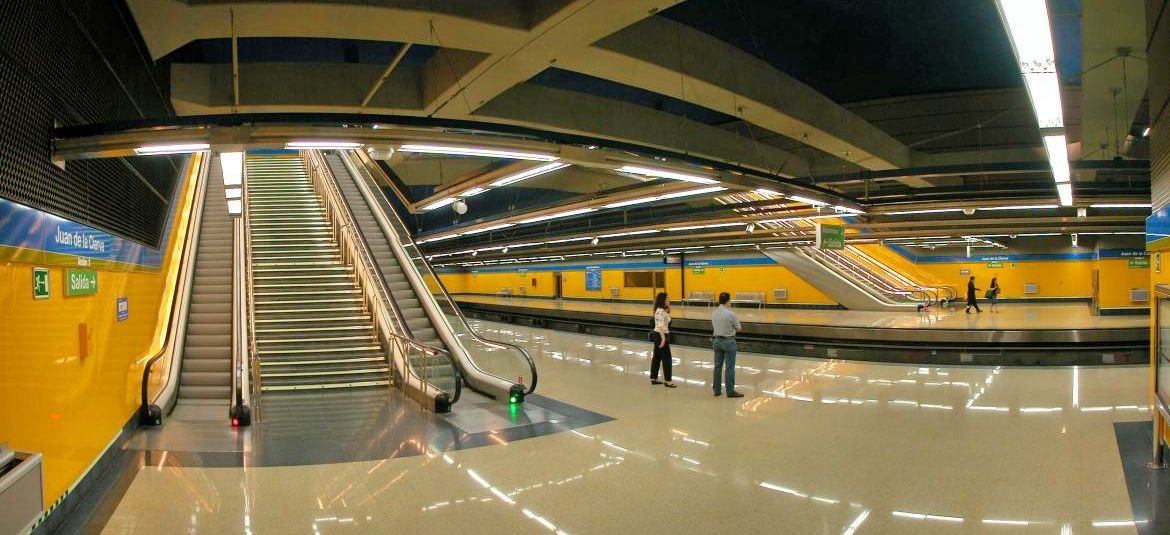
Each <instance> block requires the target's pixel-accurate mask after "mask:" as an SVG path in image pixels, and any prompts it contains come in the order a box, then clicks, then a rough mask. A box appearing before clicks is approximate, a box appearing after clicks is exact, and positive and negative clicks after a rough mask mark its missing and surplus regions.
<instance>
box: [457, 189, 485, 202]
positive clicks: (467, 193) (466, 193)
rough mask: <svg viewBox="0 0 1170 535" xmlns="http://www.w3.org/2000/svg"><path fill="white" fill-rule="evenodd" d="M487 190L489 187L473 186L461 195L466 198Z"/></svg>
mask: <svg viewBox="0 0 1170 535" xmlns="http://www.w3.org/2000/svg"><path fill="white" fill-rule="evenodd" d="M485 191H487V188H480V187H475V188H471V189H469V190H467V191H465V192H463V193H460V194H459V196H460V197H463V198H464V199H466V198H468V197H475V196H476V195H479V194H480V193H483V192H485Z"/></svg>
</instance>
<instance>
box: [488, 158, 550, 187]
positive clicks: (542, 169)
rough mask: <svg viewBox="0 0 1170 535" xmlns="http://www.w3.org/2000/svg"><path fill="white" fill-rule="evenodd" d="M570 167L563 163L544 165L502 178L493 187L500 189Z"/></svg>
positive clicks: (493, 183)
mask: <svg viewBox="0 0 1170 535" xmlns="http://www.w3.org/2000/svg"><path fill="white" fill-rule="evenodd" d="M568 166H569V164H567V163H561V162H553V163H548V164H544V165H542V166H539V167H533V168H532V169H527V170H524V171H521V172H519V173H514V174H511V175H508V176H506V177H504V178H501V179H499V180H497V181H495V182H492V186H495V187H500V186H507V185H508V184H515V183H517V182H519V181H521V180H528V179H530V178H532V177H537V176H540V175H543V174H546V173H551V172H553V171H556V170H557V169H564V168H566V167H568Z"/></svg>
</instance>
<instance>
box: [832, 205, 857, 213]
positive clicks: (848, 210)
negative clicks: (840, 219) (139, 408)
mask: <svg viewBox="0 0 1170 535" xmlns="http://www.w3.org/2000/svg"><path fill="white" fill-rule="evenodd" d="M833 209H834V210H837V211H838V212H846V213H850V214H864V213H865V210H858V209H856V208H850V207H848V206H839V205H838V206H834V207H833Z"/></svg>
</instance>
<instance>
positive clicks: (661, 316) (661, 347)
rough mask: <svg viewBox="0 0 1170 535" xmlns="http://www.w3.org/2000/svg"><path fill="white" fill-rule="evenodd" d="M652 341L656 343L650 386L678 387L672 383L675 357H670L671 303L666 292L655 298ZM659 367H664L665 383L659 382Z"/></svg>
mask: <svg viewBox="0 0 1170 535" xmlns="http://www.w3.org/2000/svg"><path fill="white" fill-rule="evenodd" d="M650 341H651V342H654V357H653V358H652V359H650V384H652V385H665V386H666V388H674V387H676V386H678V385H676V384H674V383H672V382H670V381H671V378H672V377H671V375H670V365H671V364H673V363H674V357H672V356H671V355H670V301H669V300H667V298H666V292H658V295H657V296H655V297H654V330H653V331H651V333H650ZM659 365H661V366H662V375H663V378H664V379H666V382H665V383H663V382H661V381H659V380H658V366H659Z"/></svg>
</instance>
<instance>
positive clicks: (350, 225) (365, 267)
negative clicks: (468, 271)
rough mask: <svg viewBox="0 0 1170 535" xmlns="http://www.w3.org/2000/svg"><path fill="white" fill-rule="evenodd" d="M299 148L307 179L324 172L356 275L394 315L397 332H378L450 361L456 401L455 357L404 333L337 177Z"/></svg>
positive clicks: (459, 389)
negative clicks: (365, 280)
mask: <svg viewBox="0 0 1170 535" xmlns="http://www.w3.org/2000/svg"><path fill="white" fill-rule="evenodd" d="M303 152H304V158H305V164H306V166H308V167H307V168H306V172H308V173H310V180H313V177H312V173H313V172H314V170H316V171H317V172H319V173H323V174H325V175H326V177H323V178H322V180H321V182H322V186H323V188H324V189H325V190H326V191H325V192H324V193H325V194H324V195H322V197H323V198H325V199H326V203H329V204H328V206H329V207H330V208H331V209H333V210H334V211H335V212H336V213H337V214H338V217H340V218H341V219H342V220H343V221H344V223H343V224H342V228H341V229H338V230H339V231H341V232H346V236H347V237H348V238H349V240H350V241H351V242H352V243H353V247H354V249H355V253H356V254H357V256H358V257H359V259H358V260H357V263H359V264H360V271H361V273H360V274H359V275H358V277H360V278H367V277H368V278H369V279H370V282H369V286H372V287H373V291H374V293H375V294H376V296H377V302H378V304H379V305H380V306H382V307H385V308H388V309H389V310H390V313H391V316H393V317H394V322H395V323H396V324H397V326H398V328H399V329H400V330H399V332H394V330H393V329H391V328H389V327H387V326H386V325H379V330H380V331H382V335H383V336H386V337H387V338H388V339H393V340H395V341H396V342H397V343H401V344H404V345H406V346H407V347H410V348H413V349H416V350H418V351H421V352H422V353H423V354H426V355H441V356H443V357H444V358H445V359H446V360H447V362H448V363H449V364H450V365H451V369H452V370H454V372H455V373H454V377H455V391H454V392H450V393H448V394H449V395H451V398H450V400H449V403H450V404H452V405H453V404H455V403H456V402H457V401H459V398H460V397H461V396H462V394H463V377H462V371H461V370H460V369H459V366H458V365H457V364H456V362H455V357H454V356H453V355H451V353H450V352H449V351H447V350H446V349H442V348H438V347H434V346H432V345H428V344H426V343H423V342H421V341H419V340H418V339H415V338H413V337H411V336H408V335H407V334H406V333H409V332H410V328H409V326H408V325H407V324H406V319H405V316H404V315H403V314H402V311H401V310H400V309H399V308H398V303H396V302H394V299H392V298H391V297H390V291H389V289H388V288H387V287H386V281H385V280H384V279H383V278H382V273H381V270H379V269H378V268H377V264H376V263H375V262H374V258H373V255H371V254H370V249H369V244H368V243H366V239H365V236H363V235H362V233H361V232H358V226H357V223H356V222H355V221H354V220H353V214H351V213H350V211H349V210H348V209H347V206H348V205H347V204H346V203H345V198H344V196H343V195H342V194H341V192H340V191H339V190H338V189H337V177H334V176H333V172H332V171H331V170H330V169H329V166H328V165H327V164H326V162H325V160H324V158H323V157H322V156H321V153H320V152H319V151H303ZM358 267H359V266H357V265H355V273H356V272H358V271H359V270H358V269H356V268H358ZM378 320H379V323H381V322H382V321H383V320H384V317H383V316H382V315H378ZM404 367H405V368H406V370H407V372H408V373H410V374H411V375H413V376H414V378H415V379H417V380H419V381H420V383H425V384H427V385H428V386H429V387H431V388H433V389H434V390H436V391H439V392H445V390H443V389H442V388H439V387H438V386H435V385H434V384H432V383H431V382H430V381H427V380H426V378H425V374H424V375H419V374H418V372H417V370H415V369H414V367H413V366H411V365H410V359H405V362H404ZM424 394H425V391H424Z"/></svg>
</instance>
